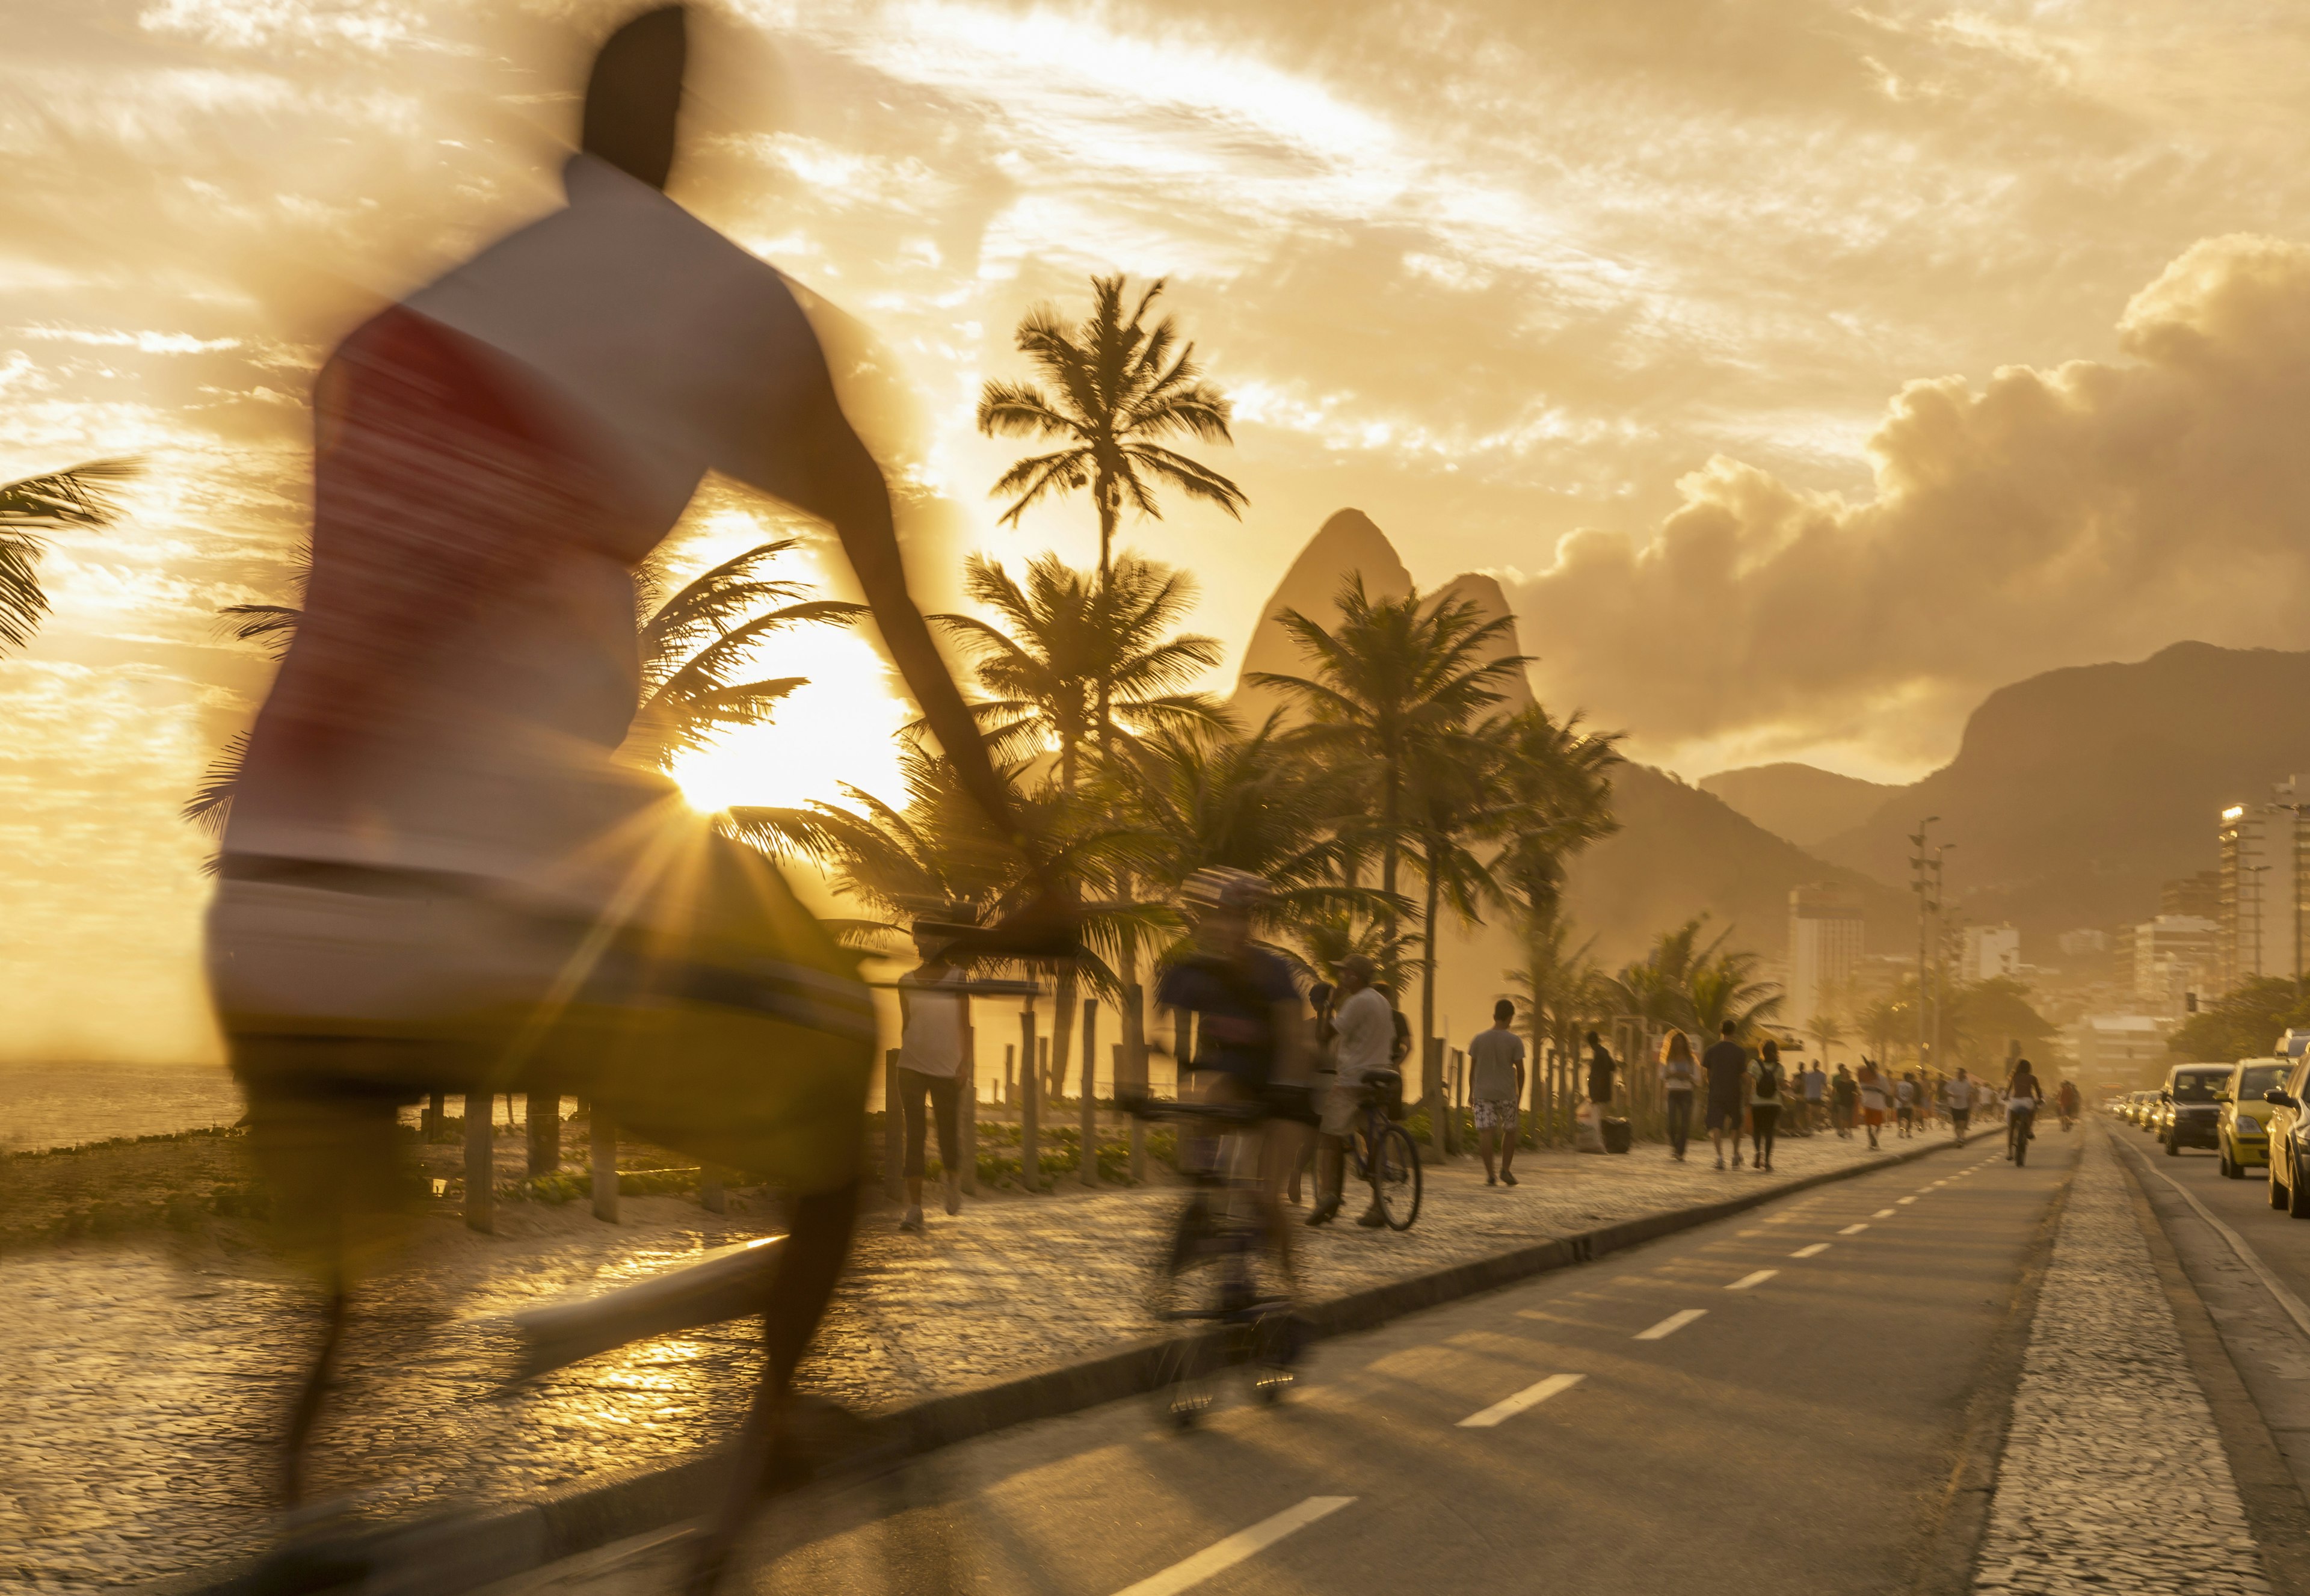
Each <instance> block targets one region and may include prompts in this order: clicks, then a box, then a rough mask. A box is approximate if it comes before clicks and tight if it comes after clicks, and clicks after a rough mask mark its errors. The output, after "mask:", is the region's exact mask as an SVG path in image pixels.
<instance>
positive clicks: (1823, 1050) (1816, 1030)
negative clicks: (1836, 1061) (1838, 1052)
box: [1805, 1014, 1845, 1058]
mask: <svg viewBox="0 0 2310 1596" xmlns="http://www.w3.org/2000/svg"><path fill="white" fill-rule="evenodd" d="M1805 1035H1806V1036H1808V1037H1811V1038H1812V1039H1813V1041H1814V1042H1815V1043H1816V1044H1817V1045H1819V1048H1820V1054H1821V1056H1822V1057H1823V1058H1827V1057H1828V1050H1829V1049H1830V1048H1832V1047H1835V1046H1837V1045H1838V1044H1839V1043H1841V1042H1843V1041H1844V1040H1845V1027H1844V1026H1843V1025H1842V1024H1840V1023H1839V1022H1838V1020H1837V1016H1836V1015H1834V1014H1816V1015H1814V1016H1813V1017H1812V1018H1811V1019H1808V1020H1806V1021H1805Z"/></svg>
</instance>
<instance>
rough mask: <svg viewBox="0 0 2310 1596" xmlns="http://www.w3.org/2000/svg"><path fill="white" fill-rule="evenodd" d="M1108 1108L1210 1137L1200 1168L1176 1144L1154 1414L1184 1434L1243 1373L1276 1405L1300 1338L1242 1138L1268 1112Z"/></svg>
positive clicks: (1147, 1105)
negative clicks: (1169, 1332)
mask: <svg viewBox="0 0 2310 1596" xmlns="http://www.w3.org/2000/svg"><path fill="white" fill-rule="evenodd" d="M1117 1106H1119V1107H1121V1108H1123V1109H1124V1110H1125V1112H1126V1113H1128V1114H1131V1115H1133V1116H1135V1117H1137V1118H1139V1119H1143V1120H1167V1119H1168V1120H1177V1121H1181V1122H1189V1123H1192V1122H1194V1121H1204V1122H1208V1123H1210V1124H1211V1127H1212V1129H1213V1132H1215V1133H1214V1135H1213V1136H1212V1137H1211V1142H1212V1143H1215V1144H1216V1145H1214V1146H1212V1147H1211V1151H1210V1154H1209V1163H1208V1167H1190V1166H1191V1165H1192V1164H1194V1163H1195V1162H1196V1160H1194V1159H1193V1158H1191V1157H1189V1156H1188V1146H1189V1144H1188V1142H1187V1139H1186V1138H1185V1135H1183V1136H1182V1137H1181V1146H1180V1151H1181V1154H1182V1158H1181V1166H1182V1167H1183V1168H1185V1169H1186V1170H1187V1173H1188V1175H1189V1178H1191V1179H1192V1180H1193V1181H1194V1184H1195V1187H1196V1191H1195V1194H1194V1196H1193V1197H1192V1198H1190V1199H1189V1200H1188V1202H1187V1205H1186V1207H1185V1209H1184V1210H1181V1211H1180V1214H1179V1220H1178V1223H1177V1226H1176V1227H1174V1228H1173V1230H1172V1235H1171V1244H1170V1249H1169V1252H1168V1254H1167V1255H1166V1256H1165V1257H1164V1258H1163V1259H1162V1260H1161V1261H1160V1262H1159V1263H1158V1264H1157V1266H1156V1274H1155V1286H1154V1289H1153V1293H1152V1301H1151V1304H1150V1305H1151V1307H1152V1309H1153V1310H1154V1314H1155V1317H1156V1318H1157V1319H1158V1320H1159V1321H1160V1322H1161V1323H1166V1324H1174V1325H1179V1326H1182V1327H1184V1328H1183V1329H1182V1330H1181V1331H1179V1333H1177V1334H1176V1335H1174V1336H1173V1337H1172V1338H1171V1339H1170V1340H1168V1341H1166V1342H1165V1343H1164V1344H1163V1345H1162V1347H1160V1348H1159V1349H1158V1350H1157V1352H1156V1355H1155V1367H1154V1371H1153V1394H1154V1397H1155V1401H1156V1406H1157V1408H1158V1410H1159V1411H1161V1412H1162V1413H1163V1414H1164V1416H1165V1417H1166V1418H1168V1419H1169V1420H1170V1421H1171V1423H1172V1424H1174V1425H1175V1426H1177V1427H1178V1428H1180V1429H1183V1430H1184V1429H1191V1428H1193V1427H1194V1425H1195V1423H1196V1421H1197V1420H1199V1419H1200V1418H1202V1417H1203V1414H1204V1413H1205V1412H1207V1411H1209V1410H1210V1409H1211V1406H1212V1404H1213V1403H1214V1402H1215V1401H1217V1400H1218V1391H1219V1381H1220V1376H1221V1375H1223V1374H1224V1373H1225V1372H1226V1371H1228V1370H1229V1369H1233V1368H1242V1367H1246V1366H1247V1367H1248V1368H1249V1369H1250V1370H1251V1390H1252V1395H1253V1397H1254V1398H1255V1400H1257V1401H1260V1402H1262V1403H1274V1402H1279V1401H1282V1399H1283V1397H1284V1395H1285V1393H1287V1392H1289V1391H1290V1389H1291V1385H1292V1382H1293V1378H1294V1376H1293V1374H1292V1365H1293V1364H1295V1363H1296V1362H1297V1361H1298V1355H1299V1351H1300V1349H1301V1345H1302V1343H1303V1340H1304V1337H1303V1336H1302V1334H1301V1331H1300V1327H1299V1323H1298V1320H1296V1319H1295V1318H1294V1317H1293V1315H1292V1302H1291V1291H1290V1280H1289V1279H1288V1278H1287V1276H1288V1270H1287V1269H1286V1268H1285V1267H1284V1266H1283V1265H1282V1264H1281V1263H1280V1262H1276V1261H1275V1260H1273V1259H1272V1258H1271V1257H1270V1256H1269V1248H1268V1245H1267V1244H1268V1242H1269V1241H1270V1239H1271V1232H1270V1218H1271V1216H1269V1215H1268V1213H1267V1212H1266V1211H1265V1208H1264V1201H1263V1193H1262V1190H1261V1178H1260V1171H1259V1168H1258V1163H1257V1159H1258V1148H1257V1144H1256V1142H1255V1141H1254V1139H1252V1138H1250V1137H1248V1136H1246V1135H1245V1134H1243V1132H1246V1131H1248V1130H1250V1129H1251V1128H1252V1127H1254V1126H1255V1125H1256V1124H1257V1123H1260V1122H1261V1121H1262V1120H1264V1119H1265V1118H1266V1117H1268V1112H1269V1111H1268V1109H1267V1108H1266V1106H1264V1105H1258V1104H1230V1103H1159V1102H1156V1101H1154V1100H1153V1099H1151V1098H1145V1097H1141V1098H1137V1099H1135V1100H1134V1099H1131V1098H1121V1099H1118V1104H1117ZM1206 1267H1208V1268H1211V1269H1213V1270H1214V1271H1216V1274H1215V1277H1212V1278H1211V1279H1210V1283H1209V1284H1208V1285H1207V1286H1199V1285H1198V1283H1197V1282H1196V1281H1195V1279H1194V1275H1195V1273H1196V1271H1200V1270H1203V1269H1204V1268H1206ZM1183 1298H1185V1299H1187V1300H1186V1301H1185V1305H1183V1302H1182V1299H1183Z"/></svg>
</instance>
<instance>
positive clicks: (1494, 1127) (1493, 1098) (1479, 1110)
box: [1468, 998, 1524, 1186]
mask: <svg viewBox="0 0 2310 1596" xmlns="http://www.w3.org/2000/svg"><path fill="white" fill-rule="evenodd" d="M1512 1019H1515V1004H1514V1003H1512V1002H1509V1001H1508V1000H1507V999H1506V998H1502V999H1500V1001H1499V1002H1496V1003H1494V1004H1493V1005H1492V1028H1491V1029H1489V1030H1488V1031H1479V1032H1478V1033H1477V1034H1476V1036H1475V1037H1474V1039H1473V1040H1472V1041H1471V1042H1469V1044H1468V1103H1469V1106H1470V1107H1471V1108H1472V1109H1473V1110H1474V1111H1475V1116H1476V1149H1477V1150H1478V1151H1479V1152H1480V1153H1481V1154H1482V1155H1483V1159H1484V1184H1486V1185H1488V1186H1489V1185H1495V1184H1498V1185H1509V1186H1512V1185H1514V1184H1516V1177H1515V1174H1514V1173H1513V1172H1512V1170H1511V1168H1510V1166H1512V1165H1513V1164H1515V1147H1516V1130H1517V1125H1516V1105H1517V1104H1518V1103H1520V1102H1522V1101H1523V1100H1524V1038H1523V1037H1519V1036H1517V1035H1516V1034H1515V1032H1514V1031H1512V1030H1510V1029H1508V1021H1510V1020H1512ZM1495 1146H1497V1147H1498V1149H1499V1157H1500V1163H1499V1174H1498V1175H1497V1176H1495V1175H1493V1173H1492V1149H1493V1148H1494V1147H1495Z"/></svg>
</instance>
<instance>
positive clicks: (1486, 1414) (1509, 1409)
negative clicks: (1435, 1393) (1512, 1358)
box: [1455, 1375, 1588, 1430]
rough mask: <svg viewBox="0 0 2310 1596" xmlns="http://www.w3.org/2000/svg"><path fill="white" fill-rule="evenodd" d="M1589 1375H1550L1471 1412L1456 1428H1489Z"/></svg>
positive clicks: (1566, 1389) (1538, 1404) (1557, 1393)
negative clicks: (1479, 1411) (1479, 1410)
mask: <svg viewBox="0 0 2310 1596" xmlns="http://www.w3.org/2000/svg"><path fill="white" fill-rule="evenodd" d="M1587 1377H1588V1376H1587V1375H1550V1376H1549V1377H1548V1378H1547V1379H1545V1380H1542V1381H1541V1382H1540V1383H1538V1384H1536V1385H1527V1386H1525V1387H1524V1389H1523V1390H1522V1391H1519V1392H1516V1393H1515V1395H1514V1396H1512V1397H1502V1398H1501V1399H1500V1400H1499V1401H1497V1402H1494V1403H1493V1404H1492V1405H1491V1406H1490V1407H1489V1408H1487V1409H1485V1410H1483V1411H1482V1412H1481V1413H1471V1414H1469V1415H1468V1417H1467V1418H1463V1419H1462V1420H1461V1421H1460V1422H1459V1424H1458V1425H1456V1426H1455V1428H1458V1429H1463V1430H1488V1429H1490V1428H1491V1427H1493V1426H1494V1425H1496V1424H1498V1423H1499V1422H1500V1421H1501V1420H1502V1419H1504V1418H1515V1416H1516V1415H1517V1414H1519V1413H1521V1412H1523V1411H1524V1410H1525V1409H1527V1408H1537V1407H1538V1406H1540V1404H1541V1403H1542V1402H1544V1401H1548V1399H1549V1398H1550V1397H1552V1396H1556V1395H1559V1394H1560V1393H1562V1392H1568V1391H1570V1390H1571V1389H1572V1388H1573V1387H1574V1386H1576V1385H1577V1384H1579V1383H1580V1382H1582V1381H1583V1380H1585V1379H1586V1378H1587Z"/></svg>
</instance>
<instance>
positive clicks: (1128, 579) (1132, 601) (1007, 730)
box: [931, 554, 1227, 792]
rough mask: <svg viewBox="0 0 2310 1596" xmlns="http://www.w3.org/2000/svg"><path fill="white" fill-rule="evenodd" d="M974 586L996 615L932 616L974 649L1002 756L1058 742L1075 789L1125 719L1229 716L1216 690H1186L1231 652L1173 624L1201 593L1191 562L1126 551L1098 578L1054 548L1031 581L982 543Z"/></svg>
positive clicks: (1032, 570)
mask: <svg viewBox="0 0 2310 1596" xmlns="http://www.w3.org/2000/svg"><path fill="white" fill-rule="evenodd" d="M964 588H965V590H966V591H967V592H968V594H969V595H970V596H971V597H972V598H973V599H975V600H977V602H978V603H982V604H984V605H986V607H987V608H988V609H989V610H992V611H993V612H994V614H995V616H996V618H997V619H996V620H995V621H994V622H993V623H990V622H987V621H985V620H979V619H978V618H977V617H976V616H971V615H934V616H932V617H931V620H934V621H935V622H937V623H938V624H940V625H941V626H942V627H944V628H945V629H947V631H948V632H949V633H950V634H951V635H952V636H953V637H954V638H955V640H956V641H957V642H958V643H959V644H960V645H961V646H962V649H963V651H964V652H965V653H966V654H968V655H969V656H970V659H971V664H972V672H973V674H974V675H975V676H976V677H977V686H978V689H979V690H980V691H981V692H983V693H986V694H987V695H988V697H987V698H985V699H983V700H981V701H980V702H978V703H977V704H975V705H973V706H972V709H973V712H974V713H975V714H976V715H977V716H978V719H979V724H980V725H981V727H982V729H983V730H984V733H985V735H986V741H987V743H988V747H989V751H990V752H992V753H993V754H994V756H995V757H996V758H997V759H1020V758H1023V757H1025V756H1027V755H1029V754H1030V753H1033V752H1039V751H1043V750H1055V752H1056V753H1057V754H1058V758H1059V780H1060V784H1061V785H1063V786H1064V787H1065V788H1067V790H1068V791H1070V792H1072V791H1073V790H1074V787H1075V785H1077V782H1078V779H1079V777H1080V775H1081V752H1082V750H1083V749H1084V748H1086V747H1094V748H1106V747H1108V746H1110V745H1112V744H1113V742H1114V733H1115V732H1116V730H1117V728H1118V725H1119V726H1121V727H1125V728H1128V729H1130V730H1132V731H1134V732H1148V731H1154V730H1157V729H1171V730H1181V729H1185V728H1186V727H1189V726H1194V725H1207V724H1224V722H1225V720H1226V713H1227V712H1226V711H1225V710H1224V709H1222V708H1221V707H1220V705H1219V702H1218V700H1216V699H1214V698H1211V697H1210V696H1209V695H1208V694H1205V693H1198V692H1187V691H1185V690H1184V689H1185V685H1186V684H1187V683H1188V682H1190V681H1194V679H1195V678H1196V677H1198V676H1200V675H1202V674H1203V672H1205V671H1207V670H1209V669H1211V667H1212V666H1214V665H1216V664H1219V662H1220V657H1221V655H1222V654H1223V652H1224V650H1223V649H1222V648H1221V646H1220V641H1219V639H1218V638H1205V637H1200V636H1197V635H1195V634H1193V633H1178V634H1174V633H1173V632H1172V631H1171V628H1172V627H1174V626H1176V625H1177V623H1178V621H1179V620H1180V618H1181V617H1182V616H1184V615H1185V613H1186V612H1187V611H1188V610H1189V609H1190V608H1192V607H1193V605H1194V600H1195V586H1194V580H1193V579H1192V578H1191V577H1187V576H1185V574H1184V573H1182V572H1179V571H1175V570H1173V569H1171V568H1169V567H1168V566H1161V565H1157V564H1155V563H1154V562H1153V561H1151V560H1145V559H1136V558H1134V557H1133V556H1130V555H1125V557H1124V559H1123V560H1122V562H1121V563H1120V564H1118V565H1117V566H1116V568H1114V570H1113V571H1111V572H1110V573H1108V575H1107V577H1106V579H1105V580H1103V581H1097V582H1094V581H1090V580H1087V579H1086V578H1085V577H1084V575H1083V573H1082V572H1081V571H1078V570H1074V569H1073V568H1070V567H1069V566H1067V565H1066V564H1065V563H1064V561H1062V560H1061V559H1059V558H1058V556H1057V555H1055V554H1044V555H1039V556H1038V557H1037V558H1036V559H1033V560H1031V561H1029V563H1028V566H1027V579H1026V581H1025V583H1024V584H1021V583H1020V582H1019V581H1017V580H1016V579H1015V578H1013V577H1012V575H1011V573H1010V572H1008V571H1006V570H1004V569H1003V568H1002V567H1001V566H1000V565H997V564H995V563H994V561H993V560H990V559H986V558H985V557H984V556H982V555H977V554H974V555H972V556H971V557H970V560H969V563H968V566H966V568H965V576H964Z"/></svg>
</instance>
